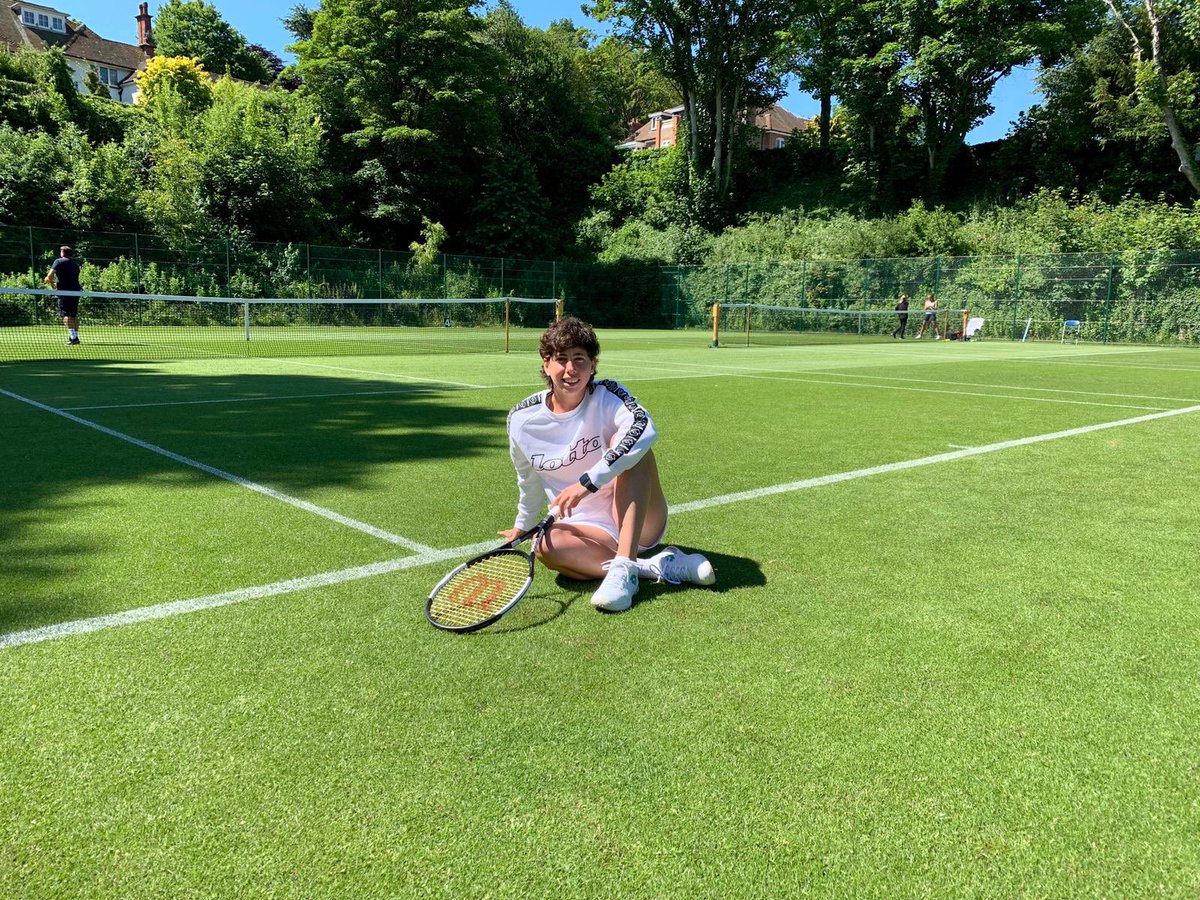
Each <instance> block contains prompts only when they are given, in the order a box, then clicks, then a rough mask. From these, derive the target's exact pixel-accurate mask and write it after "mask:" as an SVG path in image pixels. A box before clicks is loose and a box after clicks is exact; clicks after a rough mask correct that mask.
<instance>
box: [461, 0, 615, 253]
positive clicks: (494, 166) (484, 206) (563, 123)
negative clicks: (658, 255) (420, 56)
mask: <svg viewBox="0 0 1200 900" xmlns="http://www.w3.org/2000/svg"><path fill="white" fill-rule="evenodd" d="M483 26H484V27H483V30H482V33H481V35H480V41H481V45H482V46H483V47H485V48H488V49H490V50H492V51H493V61H492V64H491V67H492V70H493V73H494V74H493V76H492V78H491V80H490V82H489V93H490V95H491V96H490V104H491V106H492V108H493V110H494V111H495V117H496V121H497V125H498V129H499V131H498V135H497V141H496V143H495V144H494V145H493V146H492V147H490V148H488V149H487V151H486V157H487V161H486V164H485V165H484V166H483V171H482V173H481V180H480V184H479V189H478V190H479V196H478V199H477V201H476V209H475V213H476V216H477V217H478V216H483V215H485V214H486V215H488V216H490V217H491V218H492V219H494V220H495V221H493V222H491V223H484V222H483V221H480V220H479V219H477V220H476V221H475V222H473V223H472V226H471V230H470V236H471V238H472V242H473V243H475V244H476V246H477V248H478V249H479V250H481V251H484V250H486V252H489V253H496V252H501V249H502V248H503V250H504V252H507V253H514V254H515V253H522V254H526V255H528V254H545V253H559V252H563V251H564V250H566V249H567V248H568V246H569V241H570V238H571V234H572V227H573V225H574V223H575V221H576V219H578V217H579V216H580V215H581V214H582V213H583V211H584V209H585V208H586V207H587V203H588V188H589V186H591V185H592V184H593V183H595V182H596V181H598V180H599V179H600V178H601V176H602V175H603V174H604V173H605V172H606V171H608V169H609V168H610V167H611V165H612V163H613V160H614V159H615V156H616V153H615V151H614V149H613V144H614V141H613V135H612V133H611V131H610V128H609V127H608V123H607V122H606V121H605V115H606V112H607V110H606V108H605V106H604V104H603V103H602V102H601V100H600V98H599V97H598V95H597V94H596V93H595V92H594V91H592V90H591V89H590V86H589V85H588V84H587V82H586V76H585V71H584V67H583V65H582V62H583V58H584V55H585V52H586V51H584V50H583V49H581V48H582V47H583V46H584V45H585V44H586V41H587V40H588V33H587V32H585V31H581V30H578V29H574V28H569V27H567V26H566V25H565V24H564V23H561V22H560V23H559V24H558V26H557V27H551V28H550V29H548V30H546V31H541V30H538V29H534V28H528V27H526V26H525V24H524V23H523V22H522V21H521V19H520V17H519V16H518V15H517V13H516V12H515V11H514V10H513V9H512V7H510V6H508V5H506V4H503V3H502V4H500V5H499V6H496V7H495V8H493V9H491V10H490V11H489V12H488V14H487V16H486V17H485V18H484V21H483ZM488 234H490V235H492V236H494V237H496V238H502V239H503V240H502V241H497V242H491V241H488V242H484V241H483V240H481V239H482V238H483V236H485V235H488Z"/></svg>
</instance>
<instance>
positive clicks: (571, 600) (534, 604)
mask: <svg viewBox="0 0 1200 900" xmlns="http://www.w3.org/2000/svg"><path fill="white" fill-rule="evenodd" d="M680 549H683V550H686V551H687V552H689V553H694V552H696V551H695V550H694V549H690V548H686V547H682V548H680ZM704 555H705V556H707V557H708V561H709V562H711V563H712V564H713V570H714V571H715V572H716V575H717V582H716V584H713V585H709V586H700V585H691V584H668V583H666V582H654V581H642V582H641V583H640V585H639V587H638V594H637V596H636V597H635V598H634V601H633V605H634V607H637V606H640V605H641V604H643V603H648V602H651V601H654V600H657V599H659V598H660V597H661V598H663V599H673V598H676V597H677V596H678V595H679V594H680V592H681V591H686V592H689V593H691V592H696V591H699V592H703V593H708V594H723V593H725V592H726V591H732V590H737V589H738V588H747V587H761V586H762V585H764V584H766V583H767V578H766V576H765V575H763V572H762V569H761V568H760V567H759V565H758V563H757V562H755V561H754V560H752V559H747V558H746V557H744V556H730V555H729V554H726V553H707V552H706V553H705V554H704ZM548 575H549V573H547V572H545V571H544V570H542V571H540V572H539V577H538V578H537V580H536V581H534V586H533V592H532V593H531V594H530V596H527V597H525V599H523V600H522V601H521V602H520V603H518V604H517V605H516V606H515V607H513V609H512V611H511V612H509V613H508V615H506V616H505V617H504V618H503V619H501V620H500V621H499V622H497V623H496V624H495V625H493V626H492V627H490V628H485V629H483V630H482V631H480V632H478V634H481V635H483V634H495V635H500V634H513V633H516V632H521V631H527V630H528V629H530V628H538V627H541V626H542V625H547V624H549V623H550V622H552V621H554V620H555V619H557V618H558V617H559V616H561V615H563V614H564V613H565V612H566V611H567V610H569V609H570V608H571V607H572V606H574V605H575V603H576V602H583V603H585V604H586V603H588V602H589V600H590V598H591V596H592V594H593V593H594V592H595V590H596V588H597V587H599V586H600V580H599V579H595V580H593V581H576V580H574V579H572V578H567V577H566V576H564V575H558V576H556V577H555V578H554V587H553V588H548V587H542V588H541V589H540V590H539V589H538V585H539V584H542V585H544V584H545V580H544V579H545V578H546V577H547V576H548ZM679 599H682V598H681V597H680V598H679Z"/></svg>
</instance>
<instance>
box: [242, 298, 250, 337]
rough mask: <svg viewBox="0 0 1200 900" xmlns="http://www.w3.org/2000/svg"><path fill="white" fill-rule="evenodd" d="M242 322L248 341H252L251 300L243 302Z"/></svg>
mask: <svg viewBox="0 0 1200 900" xmlns="http://www.w3.org/2000/svg"><path fill="white" fill-rule="evenodd" d="M242 322H243V323H244V324H243V327H244V328H245V330H246V340H247V341H249V340H250V301H249V300H243V301H242Z"/></svg>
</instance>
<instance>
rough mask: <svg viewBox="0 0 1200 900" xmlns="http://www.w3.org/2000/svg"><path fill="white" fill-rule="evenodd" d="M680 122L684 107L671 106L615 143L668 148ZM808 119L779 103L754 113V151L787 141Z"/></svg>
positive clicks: (620, 146) (624, 146)
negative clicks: (756, 130)
mask: <svg viewBox="0 0 1200 900" xmlns="http://www.w3.org/2000/svg"><path fill="white" fill-rule="evenodd" d="M682 121H683V107H682V106H673V107H671V108H670V109H664V110H662V111H660V112H655V113H651V114H650V118H649V119H648V120H647V121H646V122H643V123H634V125H633V126H632V128H631V129H630V133H629V137H628V138H626V139H625V141H624V143H621V144H617V149H618V150H656V149H658V148H660V147H670V146H672V145H673V144H675V143H676V142H677V141H678V140H679V128H680V125H681V123H682ZM808 124H809V120H808V119H802V118H800V117H799V116H794V115H792V114H791V113H790V112H788V111H787V110H786V109H784V108H783V107H782V106H773V107H771V108H770V109H768V110H766V111H765V112H759V113H755V115H754V127H755V128H757V129H758V140H757V141H756V143H755V144H754V147H755V149H756V150H777V149H779V148H780V147H782V146H783V145H784V144H786V143H787V142H788V139H789V138H790V137H791V136H792V132H794V131H803V130H804V129H805V128H807V127H808Z"/></svg>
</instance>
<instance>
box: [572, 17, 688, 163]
mask: <svg viewBox="0 0 1200 900" xmlns="http://www.w3.org/2000/svg"><path fill="white" fill-rule="evenodd" d="M580 65H581V66H582V68H583V74H584V84H585V85H586V87H587V89H588V90H589V92H590V93H591V94H592V96H593V101H592V102H593V104H595V105H596V106H597V107H598V108H599V109H600V110H601V116H602V120H603V122H604V123H605V127H606V128H607V130H608V133H609V135H610V136H611V137H612V138H613V139H614V141H621V140H624V139H625V137H626V136H627V135H628V133H629V129H630V126H631V125H632V124H634V123H637V122H642V121H644V120H645V119H647V118H648V117H649V115H650V113H652V112H657V111H659V110H662V109H668V108H670V107H672V106H675V105H677V104H678V103H679V90H678V89H677V88H676V87H675V85H673V84H672V83H671V82H670V81H669V80H668V79H667V78H666V77H665V76H664V75H662V73H660V72H659V71H658V70H657V69H655V68H654V65H653V64H652V62H651V60H650V58H649V55H648V54H647V53H646V52H645V51H644V50H641V49H640V48H638V47H634V46H632V45H631V44H629V43H628V42H627V41H624V40H621V39H620V38H617V37H613V36H611V35H610V36H608V37H606V38H604V39H603V40H602V41H600V43H598V44H596V45H595V46H594V47H590V48H588V49H585V50H584V51H583V52H582V54H581V57H580Z"/></svg>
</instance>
